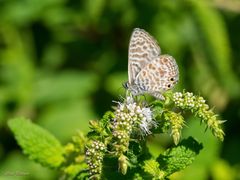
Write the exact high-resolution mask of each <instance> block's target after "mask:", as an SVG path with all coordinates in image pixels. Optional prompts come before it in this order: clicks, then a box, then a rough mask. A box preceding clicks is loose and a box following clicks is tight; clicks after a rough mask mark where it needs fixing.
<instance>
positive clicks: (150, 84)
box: [135, 55, 179, 94]
mask: <svg viewBox="0 0 240 180" xmlns="http://www.w3.org/2000/svg"><path fill="white" fill-rule="evenodd" d="M178 79H179V71H178V65H177V63H176V61H175V59H174V58H173V57H172V56H169V55H161V56H159V57H156V58H155V59H154V60H152V61H151V62H149V63H148V64H147V65H146V66H145V67H144V68H143V69H142V70H141V71H140V72H139V73H138V75H137V77H136V80H135V84H136V85H137V86H139V89H141V90H142V91H144V92H148V93H150V94H151V93H154V92H157V93H158V92H159V93H163V92H164V91H167V90H169V89H172V88H173V87H174V85H175V84H176V83H177V82H178Z"/></svg>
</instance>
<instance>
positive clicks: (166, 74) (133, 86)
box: [123, 28, 179, 100]
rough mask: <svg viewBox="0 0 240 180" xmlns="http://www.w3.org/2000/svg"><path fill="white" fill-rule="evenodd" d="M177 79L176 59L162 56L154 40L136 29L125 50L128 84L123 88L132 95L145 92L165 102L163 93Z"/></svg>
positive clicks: (170, 87)
mask: <svg viewBox="0 0 240 180" xmlns="http://www.w3.org/2000/svg"><path fill="white" fill-rule="evenodd" d="M178 80H179V70H178V65H177V63H176V61H175V59H174V58H173V57H172V56H170V55H161V49H160V47H159V45H158V43H157V41H156V40H155V39H154V38H153V37H152V36H151V35H150V34H149V33H147V32H146V31H145V30H143V29H140V28H135V29H134V30H133V33H132V35H131V38H130V43H129V49H128V81H127V82H126V83H124V84H123V86H124V87H125V88H126V89H128V90H129V91H130V92H131V94H132V95H134V96H136V95H141V94H144V93H148V94H150V95H152V96H154V97H156V98H158V99H161V100H164V99H165V98H164V96H163V93H164V92H165V91H167V90H169V89H172V88H173V87H174V85H175V84H176V83H177V82H178Z"/></svg>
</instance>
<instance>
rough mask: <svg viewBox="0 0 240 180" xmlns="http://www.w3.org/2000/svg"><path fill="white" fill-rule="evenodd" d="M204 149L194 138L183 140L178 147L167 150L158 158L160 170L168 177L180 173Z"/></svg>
mask: <svg viewBox="0 0 240 180" xmlns="http://www.w3.org/2000/svg"><path fill="white" fill-rule="evenodd" d="M202 148H203V146H202V144H200V143H198V142H197V141H196V140H194V139H193V138H192V137H189V138H188V139H185V140H183V141H182V142H181V143H180V144H179V145H178V146H177V147H174V148H170V149H167V150H166V151H165V152H164V153H163V154H161V155H159V157H158V158H157V161H158V163H159V164H160V169H161V170H162V171H165V172H166V176H169V175H171V174H172V173H174V172H177V171H180V170H182V169H184V168H185V167H187V166H189V165H190V164H192V162H193V161H194V159H195V157H196V156H197V155H198V154H199V151H200V150H201V149H202Z"/></svg>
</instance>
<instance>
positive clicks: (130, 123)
mask: <svg viewBox="0 0 240 180" xmlns="http://www.w3.org/2000/svg"><path fill="white" fill-rule="evenodd" d="M118 103H119V106H118V108H117V110H116V111H115V118H114V124H113V127H114V132H113V135H114V136H115V137H117V138H118V139H121V138H126V136H128V135H130V134H131V132H132V130H133V128H136V127H137V128H138V129H139V128H140V130H141V132H142V133H143V134H145V135H147V134H151V131H150V129H151V128H152V127H153V126H154V127H156V126H157V124H156V122H155V121H154V120H153V119H152V111H151V109H150V108H148V107H141V106H139V105H137V104H136V102H134V100H133V99H132V98H131V97H129V96H128V97H127V99H126V101H125V102H124V103H120V102H118Z"/></svg>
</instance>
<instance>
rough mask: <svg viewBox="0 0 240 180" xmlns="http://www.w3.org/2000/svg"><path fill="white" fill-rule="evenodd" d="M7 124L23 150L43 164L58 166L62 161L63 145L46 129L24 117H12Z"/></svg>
mask: <svg viewBox="0 0 240 180" xmlns="http://www.w3.org/2000/svg"><path fill="white" fill-rule="evenodd" d="M8 125H9V127H10V129H11V130H12V132H13V133H14V135H15V138H16V140H17V142H18V144H19V145H20V146H21V148H22V149H23V152H24V153H25V154H27V155H28V156H29V158H30V159H31V160H34V161H36V162H38V163H40V164H42V165H43V166H47V167H52V168H55V167H59V166H60V164H61V163H62V162H63V161H64V158H63V147H62V146H61V144H60V142H59V141H58V140H57V139H56V138H55V137H54V136H53V135H52V134H50V133H49V132H48V131H46V130H45V129H43V128H41V127H40V126H37V125H35V124H33V123H32V122H31V121H30V120H28V119H25V118H14V119H11V120H10V121H9V122H8Z"/></svg>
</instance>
